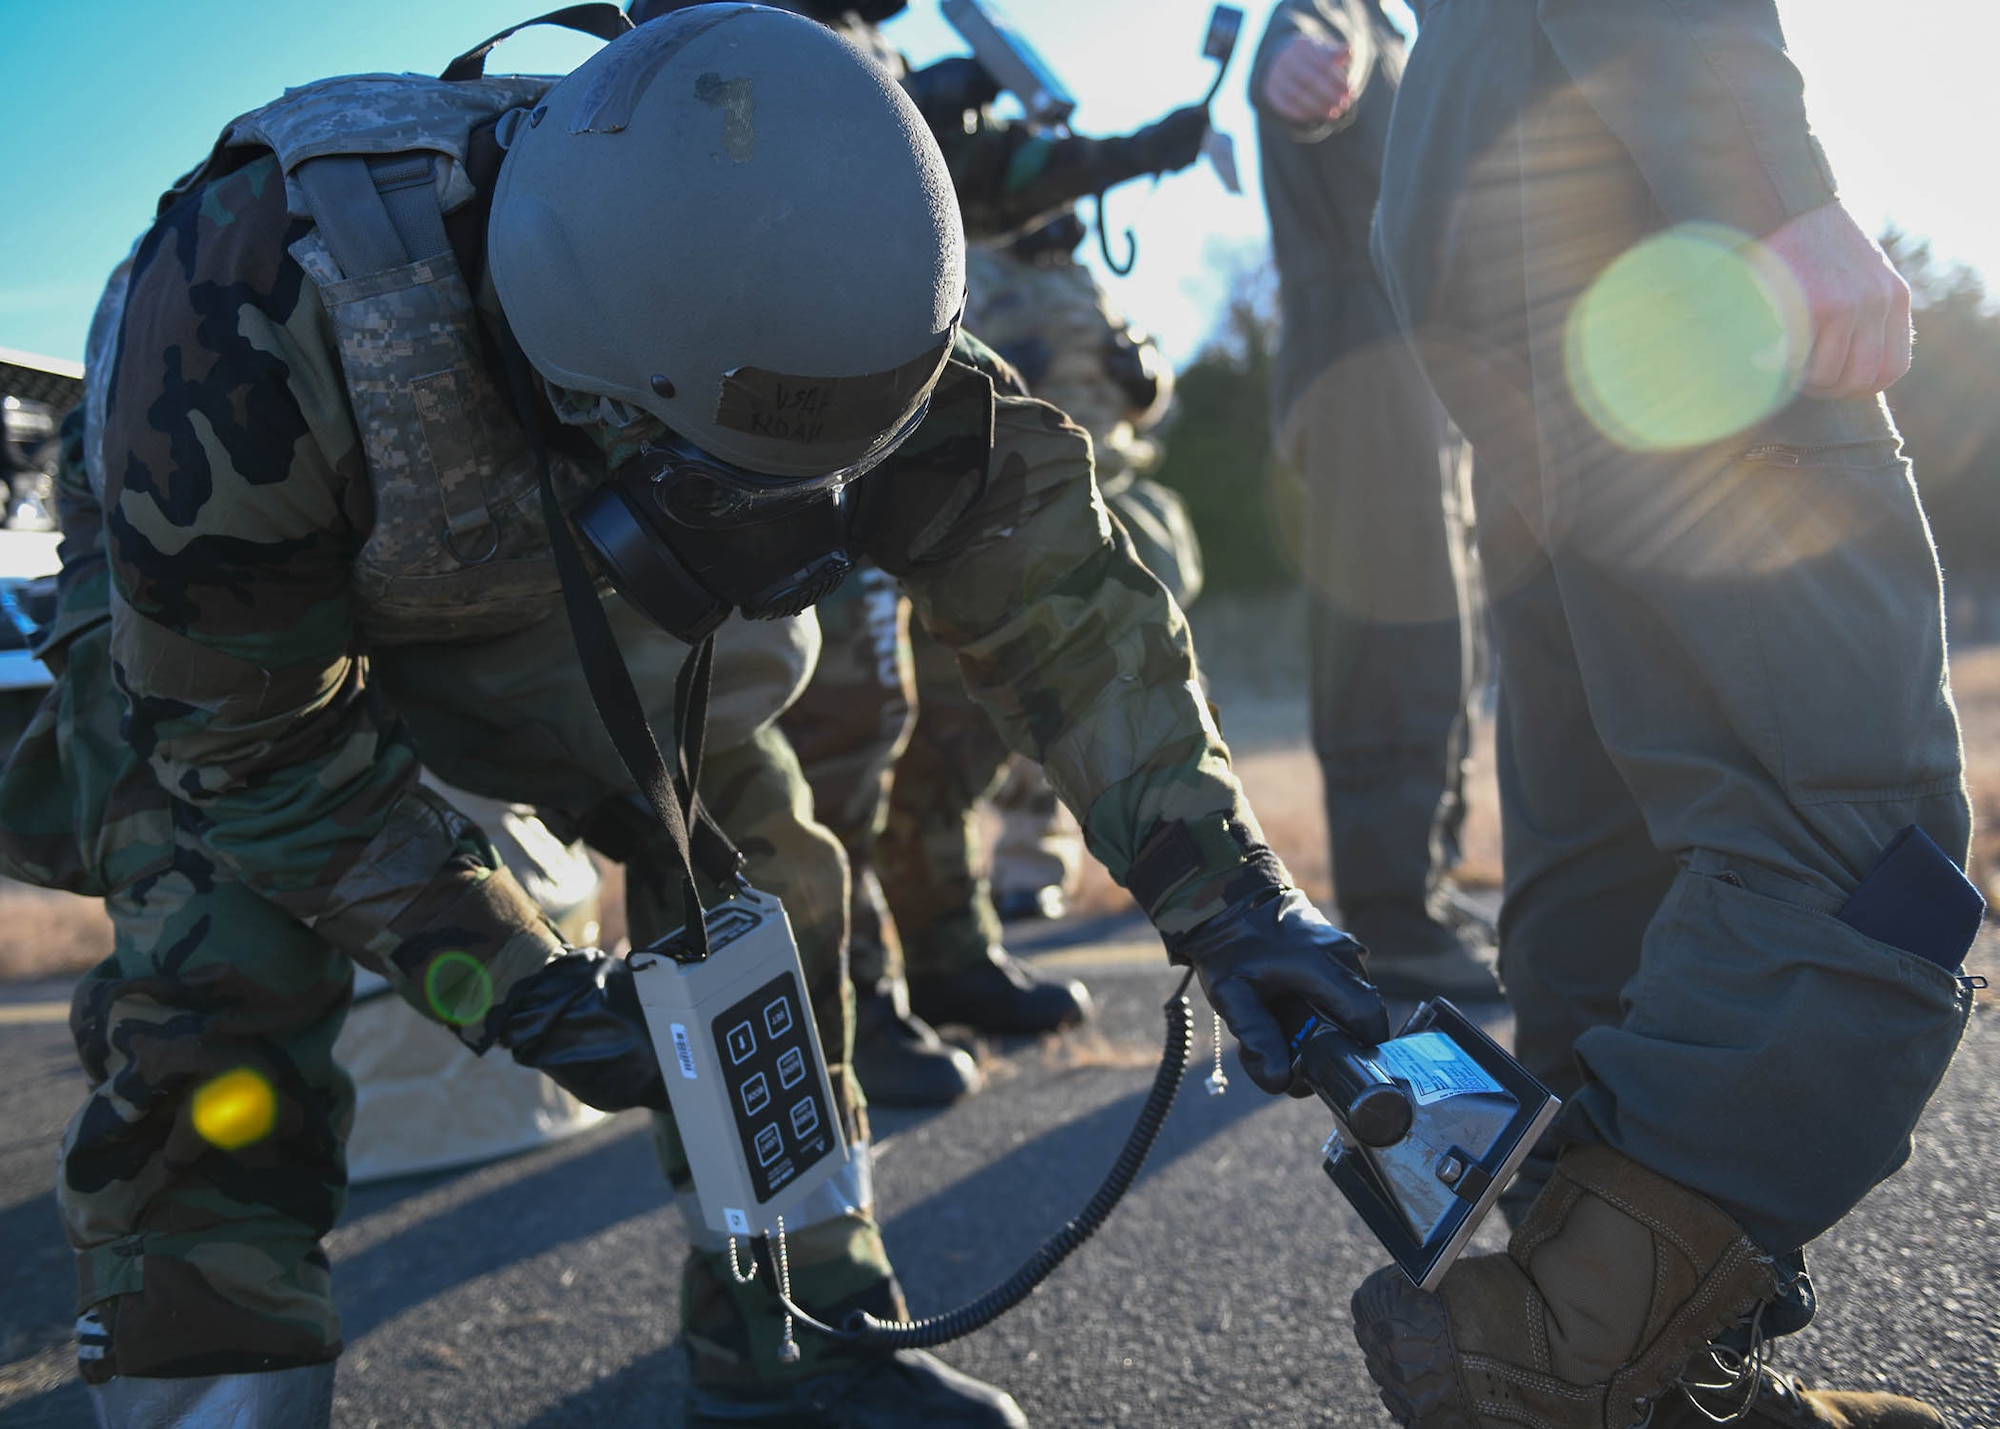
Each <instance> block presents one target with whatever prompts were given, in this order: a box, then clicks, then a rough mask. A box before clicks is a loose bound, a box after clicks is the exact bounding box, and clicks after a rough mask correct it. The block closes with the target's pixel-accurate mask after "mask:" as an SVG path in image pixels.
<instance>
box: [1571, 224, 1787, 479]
mask: <svg viewBox="0 0 2000 1429" xmlns="http://www.w3.org/2000/svg"><path fill="white" fill-rule="evenodd" d="M1810 348H1811V329H1810V325H1809V323H1808V322H1807V319H1806V313H1805V303H1804V301H1803V299H1802V298H1801V296H1800V294H1799V291H1798V286H1797V284H1796V282H1795V281H1794V280H1793V279H1792V276H1791V274H1790V272H1789V271H1788V270H1787V269H1786V268H1785V267H1784V265H1783V264H1782V263H1780V262H1779V261H1778V260H1777V259H1776V258H1774V257H1773V256H1772V255H1771V254H1770V253H1769V252H1768V251H1767V250H1765V249H1764V248H1763V247H1762V246H1761V245H1759V244H1757V243H1754V242H1752V241H1751V240H1749V239H1748V238H1746V237H1744V235H1742V234H1740V233H1738V232H1736V231H1735V230H1733V229H1729V228H1723V227H1720V226H1718V225H1714V224H1682V225H1680V226H1678V227H1675V228H1670V229H1667V230H1666V231H1664V232H1662V233H1657V234H1654V235H1653V236H1652V237H1650V238H1647V239H1646V240H1644V241H1643V242H1641V243H1638V244H1636V245H1634V246H1633V247H1632V248H1630V249H1628V250H1627V251H1626V252H1625V253H1624V254H1622V255H1621V256H1620V257H1619V258H1618V259H1617V261H1615V262H1613V263H1612V264H1611V266H1610V267H1608V268H1606V269H1605V270H1604V271H1603V272H1602V273H1600V274H1599V275H1598V277H1597V280H1596V281H1595V282H1594V283H1592V284H1591V286H1590V288H1589V289H1588V290H1587V291H1586V292H1585V293H1584V295H1583V296H1582V297H1581V298H1579V299H1578V300H1577V303H1576V305H1575V307H1573V308H1571V310H1570V314H1569V323H1568V329H1567V332H1566V333H1565V352H1564V358H1565V361H1566V364H1567V367H1568V372H1569V383H1570V388H1571V390H1572V391H1573V392H1574V393H1575V395H1576V400H1577V403H1578V405H1579V406H1581V407H1582V408H1583V410H1584V412H1585V413H1586V414H1588V416H1589V417H1590V419H1591V420H1592V421H1593V422H1595V423H1596V424H1597V426H1598V428H1599V430H1601V431H1602V432H1603V433H1604V434H1605V435H1606V436H1608V437H1610V438H1611V439H1612V440H1613V441H1615V442H1617V443H1618V444H1619V445H1621V446H1624V447H1626V448H1628V449H1630V450H1634V451H1676V450H1681V449H1684V448H1688V447H1697V446H1705V445H1707V444H1709V443H1711V442H1718V441H1721V440H1723V439H1724V438H1726V437H1730V436H1733V435H1735V434H1736V433H1738V432H1740V431H1743V430H1744V429H1745V428H1747V427H1750V426H1753V425H1755V424H1756V423H1757V422H1759V421H1761V420H1763V419H1764V418H1765V417H1767V416H1769V415H1771V414H1772V413H1773V412H1775V411H1777V410H1778V409H1779V408H1780V407H1783V406H1785V405H1786V404H1787V403H1789V402H1790V401H1791V400H1792V398H1793V397H1794V396H1796V395H1797V393H1798V390H1799V378H1800V374H1801V372H1802V371H1803V369H1804V365H1805V360H1806V357H1807V355H1808V353H1809V351H1810Z"/></svg>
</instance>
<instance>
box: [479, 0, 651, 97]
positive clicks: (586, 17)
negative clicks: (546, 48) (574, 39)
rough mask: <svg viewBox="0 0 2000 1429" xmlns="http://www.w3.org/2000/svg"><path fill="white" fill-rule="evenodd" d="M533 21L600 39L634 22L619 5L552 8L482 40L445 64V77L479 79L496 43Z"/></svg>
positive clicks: (615, 35) (609, 37)
mask: <svg viewBox="0 0 2000 1429" xmlns="http://www.w3.org/2000/svg"><path fill="white" fill-rule="evenodd" d="M530 25H559V26H561V27H562V28H563V29H565V30H575V31H577V32H578V33H579V34H584V35H589V36H591V37H592V38H594V39H599V40H606V41H609V40H615V39H617V38H618V37H619V36H620V35H622V34H624V33H625V32H626V31H627V30H629V29H631V28H632V22H631V21H630V20H629V19H627V18H626V17H625V12H624V11H623V10H620V9H619V8H618V7H617V6H616V5H610V4H604V3H598V4H588V5H566V6H564V7H563V8H562V9H560V10H551V11H549V13H548V14H546V15H537V16H536V17H535V18H534V19H532V20H523V21H522V22H521V23H520V24H518V25H509V26H508V27H507V28H506V29H504V30H502V31H501V32H500V33H499V34H497V35H495V36H493V37H492V38H491V39H489V40H486V41H484V42H483V43H481V44H478V45H475V46H473V47H472V48H471V49H469V50H467V51H466V52H465V53H464V54H462V55H460V56H459V57H458V58H457V59H455V60H453V61H452V62H451V63H450V64H448V65H446V66H445V70H444V73H443V74H442V75H440V76H439V78H441V79H452V80H458V79H478V78H479V77H480V76H482V75H484V74H485V73H486V56H487V55H488V54H490V53H491V52H492V50H493V47H494V46H495V45H497V44H499V43H500V42H501V41H502V40H504V39H506V38H507V37H508V36H510V35H515V34H519V33H520V32H521V31H522V30H525V29H527V28H528V27H529V26H530Z"/></svg>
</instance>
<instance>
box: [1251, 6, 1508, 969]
mask: <svg viewBox="0 0 2000 1429" xmlns="http://www.w3.org/2000/svg"><path fill="white" fill-rule="evenodd" d="M1402 72H1403V36H1402V34H1401V32H1399V31H1398V30H1397V29H1396V28H1395V26H1394V25H1392V24H1391V23H1390V22H1389V20H1388V18H1387V17H1386V16H1385V15H1383V13H1382V10H1381V8H1380V6H1379V5H1378V4H1377V0H1282V3H1280V4H1279V5H1278V6H1277V8H1276V9H1275V10H1273V11H1272V12H1271V18H1270V22H1269V23H1268V24H1267V25H1266V26H1265V30H1264V38H1263V40H1262V42H1261V43H1260V44H1259V45H1258V48H1257V56H1256V59H1255V61H1254V62H1253V64H1252V66H1251V70H1250V100H1251V103H1252V105H1253V106H1254V107H1255V109H1256V111H1257V148H1258V158H1259V161H1260V163H1261V166H1262V172H1263V185H1264V207H1265V209H1266V210H1267V211H1268V213H1269V214H1270V219H1271V251H1272V256H1273V258H1274V259H1275V260H1276V262H1277V267H1278V297H1279V304H1280V312H1281V325H1280V328H1279V338H1278V352H1277V356H1276V359H1275V361H1274V363H1273V365H1272V374H1271V411H1272V419H1273V423H1274V427H1275V430H1276V432H1277V447H1278V452H1279V455H1280V457H1281V458H1282V459H1283V460H1284V461H1285V462H1286V464H1287V465H1289V466H1290V467H1291V469H1292V470H1293V471H1294V472H1296V473H1298V475H1299V477H1300V478H1301V480H1302V481H1303V483H1304V486H1305V500H1306V517H1305V526H1304V535H1303V537H1302V540H1301V549H1300V553H1299V555H1300V565H1301V567H1302V569H1303V571H1304V574H1305V582H1306V587H1307V590H1306V595H1307V600H1308V602H1309V605H1308V621H1309V626H1308V630H1309V636H1308V638H1309V640H1310V642H1311V643H1310V657H1311V690H1312V739H1313V749H1314V752H1315V753H1316V754H1317V755H1318V756H1319V767H1320V778H1321V780H1322V782H1323V785H1324V790H1325V800H1326V824H1327V834H1328V845H1329V851H1330V852H1331V854H1332V861H1333V881H1334V890H1335V894H1336V896H1337V897H1338V899H1339V902H1340V911H1341V916H1342V918H1343V919H1344V920H1345V922H1346V924H1347V926H1348V927H1350V928H1352V929H1354V930H1355V936H1356V937H1358V938H1360V939H1361V940H1362V941H1363V942H1364V943H1366V944H1367V945H1368V949H1369V952H1370V954H1371V955H1372V956H1373V958H1374V960H1375V961H1374V969H1375V975H1376V978H1377V980H1378V981H1379V982H1380V985H1381V986H1382V987H1383V988H1384V989H1386V990H1387V991H1389V992H1392V993H1402V994H1407V995H1411V996H1424V995H1428V994H1431V993H1443V994H1446V995H1448V996H1451V997H1460V998H1485V997H1496V996H1498V995H1499V988H1498V987H1497V986H1496V985H1495V983H1494V980H1493V973H1492V971H1491V968H1490V966H1489V963H1490V956H1491V950H1490V947H1489V946H1487V944H1486V940H1485V939H1483V938H1481V937H1479V936H1478V935H1477V934H1476V933H1475V932H1474V931H1473V929H1472V926H1471V925H1468V924H1467V923H1465V922H1464V921H1463V920H1462V919H1455V918H1452V917H1450V916H1448V910H1447V906H1446V905H1447V897H1448V893H1449V889H1448V885H1447V884H1446V878H1447V875H1448V874H1449V872H1450V869H1451V866H1452V864H1453V863H1455V862H1456V861H1457V857H1458V830H1459V826H1460V824H1461V823H1462V822H1463V820H1464V816H1465V759H1466V736H1467V730H1468V726H1469V723H1470V711H1469V708H1468V704H1469V701H1470V697H1471V694H1472V680H1473V671H1474V668H1475V666H1476V664H1477V663H1478V662H1477V661H1476V660H1475V658H1474V657H1475V653H1476V646H1477V643H1478V641H1479V639H1480V631H1479V627H1478V624H1477V622H1476V620H1475V619H1474V615H1475V611H1474V606H1475V596H1474V592H1473V590H1472V586H1473V584H1474V582H1475V580H1476V577H1475V576H1474V575H1473V573H1472V570H1471V560H1470V553H1469V551H1468V550H1467V545H1468V542H1467V531H1468V517H1469V511H1468V509H1467V508H1468V507H1469V506H1470V502H1471V491H1470V488H1469V486H1468V484H1467V483H1468V481H1469V479H1470V471H1469V459H1470V453H1469V452H1468V451H1467V448H1466V444H1465V442H1464V440H1463V439H1462V438H1461V437H1460V436H1459V434H1458V431H1457V429H1456V428H1454V427H1453V426H1452V424H1451V419H1450V418H1448V417H1447V416H1446V415H1445V413H1444V409H1443V407H1442V406H1440V405H1439V403H1438V400H1437V398H1436V397H1435V396H1434V395H1433V394H1432V392H1431V388H1430V383H1429V382H1428V381H1426V380H1425V377H1424V374H1423V369H1422V368H1421V367H1420V366H1419V365H1418V363H1417V359H1416V355H1415V354H1414V353H1413V352H1411V351H1410V348H1409V345H1408V343H1407V341H1406V340H1405V339H1404V336H1403V332H1402V329H1401V327H1400V325H1399V324H1398V323H1397V321H1396V314H1395V311H1394V309H1393V308H1392V307H1391V306H1390V303H1389V299H1388V296H1387V295H1386V294H1385V293H1384V292H1383V291H1382V285H1381V282H1380V281H1379V280H1378V279H1377V278H1376V276H1375V269H1374V265H1373V262H1372V261H1371V260H1370V258H1369V255H1368V229H1369V225H1370V224H1371V223H1372V222H1373V221H1374V216H1375V196H1376V188H1377V186H1378V184H1379V181H1380V176H1381V172H1382V145H1383V141H1384V140H1385V139H1386V138H1387V137H1388V133H1389V114H1390V111H1391V110H1392V109H1393V108H1394V107H1395V102H1396V84H1397V81H1398V80H1399V79H1400V78H1401V77H1402Z"/></svg>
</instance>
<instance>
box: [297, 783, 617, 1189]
mask: <svg viewBox="0 0 2000 1429" xmlns="http://www.w3.org/2000/svg"><path fill="white" fill-rule="evenodd" d="M425 782H426V783H427V784H430V785H431V787H433V788H435V789H437V790H438V791H439V792H440V793H442V794H444V795H445V797H447V798H448V799H450V800H451V801H452V803H454V804H456V805H457V806H458V807H459V808H460V809H462V810H464V811H465V812H466V813H467V814H469V815H470V816H471V817H472V818H474V819H476V820H478V821H479V824H480V826H481V827H482V828H484V829H485V830H486V833H487V836H488V837H489V838H491V839H492V840H493V842H494V843H495V845H496V846H498V848H499V850H500V854H501V857H502V858H504V859H505V860H506V862H507V866H508V868H510V869H512V870H513V872H514V875H515V877H516V878H518V879H520V881H521V884H522V886H523V887H524V888H526V889H527V891H528V894H529V896H530V897H532V898H533V899H535V901H536V902H537V903H539V904H540V905H541V907H542V911H543V912H545V913H547V914H548V915H549V917H550V918H551V920H552V921H554V922H555V923H556V925H557V926H558V927H560V928H561V929H562V930H563V934H564V936H565V937H566V938H568V939H569V940H570V942H572V943H579V944H588V943H595V942H596V941H597V895H598V876H597V870H596V868H595V867H594V866H593V865H592V864H591V862H590V858H589V856H588V855H587V854H586V853H584V851H583V849H582V848H581V847H580V846H574V845H572V846H567V847H566V846H565V845H563V844H562V843H561V842H559V841H558V840H557V839H556V837H555V836H554V835H553V834H551V833H550V832H549V831H548V828H547V827H546V826H545V825H544V824H543V823H542V822H541V820H539V819H537V818H536V817H535V815H534V811H533V810H532V809H528V808H526V807H524V806H521V805H506V804H501V803H499V802H497V801H496V800H492V799H482V798H480V797H478V796H477V795H472V794H467V793H465V792H463V791H462V790H458V789H450V788H447V787H445V786H444V785H443V784H441V783H439V782H437V781H436V780H434V779H432V778H430V777H429V776H428V775H426V776H425ZM333 1051H334V1056H335V1057H336V1058H338V1059H339V1061H340V1063H341V1064H342V1065H343V1066H345V1067H346V1068H347V1070H348V1073H349V1074H350V1075H351V1076H352V1077H353V1078H354V1083H355V1108H354V1131H353V1134H352V1135H351V1136H350V1137H349V1138H348V1142H347V1174H348V1178H349V1180H351V1181H353V1182H355V1183H357V1184H358V1183H361V1182H364V1181H380V1180H385V1179H387V1178H388V1177H391V1176H408V1175H412V1174H415V1173H416V1172H419V1171H440V1170H443V1169H445V1168H447V1167H452V1166H468V1165H471V1164H473V1163H475V1162H480V1161H490V1160H493V1159H494V1158H496V1157H500V1156H511V1155H513V1154H514V1153H515V1152H517V1151H526V1150H528V1149H530V1148H532V1147H536V1146H542V1145H546V1144H547V1143H549V1142H551V1141H557V1140H560V1139H561V1138H563V1137H565V1136H571V1135H574V1134H575V1133H577V1132H579V1131H582V1130H584V1129H586V1128H587V1127H591V1126H595V1125H596V1124H597V1123H598V1122H600V1121H602V1120H603V1119H604V1113H603V1112H600V1111H595V1110H593V1109H592V1108H590V1107H587V1106H585V1105H584V1104H583V1103H582V1102H579V1101H578V1100H576V1098H574V1097H572V1096H571V1095H569V1093H567V1092H565V1091H563V1090H562V1089H561V1088H559V1087H558V1086H556V1084H555V1083H554V1082H552V1081H550V1080H549V1079H548V1078H547V1077H545V1076H543V1075H542V1074H541V1073H540V1072H535V1071H530V1070H529V1069H527V1068H525V1067H522V1066H519V1065H517V1064H516V1063H515V1062H514V1060H513V1059H512V1058H511V1057H509V1056H508V1055H507V1054H506V1053H505V1052H503V1051H494V1052H490V1053H488V1054H487V1055H486V1056H484V1057H475V1056H473V1055H472V1054H471V1053H470V1052H468V1051H466V1050H465V1048H464V1046H463V1045H462V1044H461V1043H459V1041H458V1040H457V1039H456V1038H454V1037H453V1036H451V1034H450V1033H449V1032H447V1031H446V1030H445V1029H444V1028H441V1027H439V1026H438V1025H437V1024H436V1023H434V1022H431V1021H429V1020H427V1019H426V1018H424V1017H423V1016H421V1015H420V1014H419V1013H418V1012H417V1011H416V1009H414V1008H412V1007H411V1006H409V1004H407V1003H405V1002H404V1001H403V1000H402V998H400V997H398V996H396V994H395V993H394V992H393V991H391V990H390V987H389V984H388V983H387V981H385V980H384V979H382V978H380V977H378V976H376V975H375V974H374V973H371V972H365V971H357V972H356V974H355V978H354V1008H353V1010H352V1011H351V1012H350V1013H348V1016H347V1025H346V1027H345V1028H344V1029H342V1031H341V1034H340V1040H339V1041H338V1042H336V1043H335V1044H334V1049H333Z"/></svg>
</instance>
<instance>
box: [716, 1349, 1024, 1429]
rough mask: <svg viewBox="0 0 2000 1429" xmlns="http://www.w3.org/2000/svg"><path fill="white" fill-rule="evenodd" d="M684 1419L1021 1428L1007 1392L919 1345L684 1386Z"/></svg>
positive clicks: (809, 1427) (875, 1428)
mask: <svg viewBox="0 0 2000 1429" xmlns="http://www.w3.org/2000/svg"><path fill="white" fill-rule="evenodd" d="M687 1423H688V1424H689V1425H690V1426H691V1429H704V1426H710V1425H714V1426H726V1425H732V1424H754V1425H758V1426H760V1429H918V1426H922V1429H1026V1426H1027V1423H1028V1418H1027V1416H1026V1415H1024V1414H1023V1413H1021V1406H1020V1405H1018V1404H1016V1403H1015V1402H1014V1396H1013V1395H1011V1394H1008V1393H1007V1392H1006V1391H1005V1390H1002V1389H997V1388H995V1387H994V1386H993V1385H990V1384H987V1383H986V1382H985V1381H983V1380H977V1379H974V1378H973V1377H972V1376H971V1375H969V1374H960V1373H959V1372H958V1371H957V1370H955V1369H953V1368H952V1367H951V1366H950V1365H948V1364H945V1363H944V1362H943V1361H942V1360H937V1359H933V1358H932V1357H931V1356H930V1355H927V1354H925V1353H923V1351H921V1350H898V1351H897V1352H896V1353H894V1354H893V1355H888V1356H885V1357H884V1358H881V1359H868V1360H864V1361H861V1362H859V1363H857V1364H855V1365H854V1366H853V1367H852V1368H848V1369H842V1370H839V1371H836V1372H834V1373H831V1374H821V1375H814V1376H813V1377H812V1378H810V1379H801V1380H795V1381H793V1382H792V1383H790V1384H787V1385H779V1386H772V1387H770V1388H769V1389H763V1388H761V1387H760V1388H759V1389H756V1390H751V1389H727V1390H724V1389H711V1388H703V1387H700V1386H698V1385H691V1386H690V1387H689V1389H688V1395H687Z"/></svg>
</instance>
